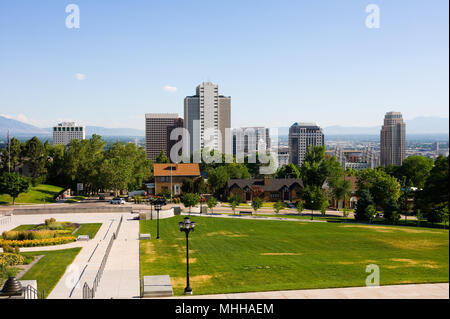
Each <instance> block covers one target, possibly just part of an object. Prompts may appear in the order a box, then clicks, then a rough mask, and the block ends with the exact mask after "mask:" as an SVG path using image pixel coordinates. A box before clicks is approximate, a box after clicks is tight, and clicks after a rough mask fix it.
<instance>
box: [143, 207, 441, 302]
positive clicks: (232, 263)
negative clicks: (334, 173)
mask: <svg viewBox="0 0 450 319" xmlns="http://www.w3.org/2000/svg"><path fill="white" fill-rule="evenodd" d="M181 220H182V217H180V216H179V217H173V218H170V219H162V220H160V237H161V239H159V240H156V239H151V240H145V241H141V243H140V252H141V275H142V276H145V275H170V277H171V281H172V285H173V287H174V293H175V294H176V295H180V294H182V292H183V288H184V287H185V283H186V281H185V280H186V279H185V278H186V264H185V254H186V252H185V249H186V248H185V247H186V246H185V234H184V233H182V232H180V231H179V227H178V222H179V221H181ZM192 220H194V221H196V222H197V227H196V230H195V232H193V233H191V234H190V239H189V245H190V246H189V248H190V261H191V263H190V275H191V277H190V279H191V287H192V289H193V290H194V293H195V294H216V293H232V292H250V291H270V290H287V289H310V288H331V287H351V286H365V281H366V277H367V276H368V275H369V274H368V273H366V266H367V265H369V264H377V265H378V266H379V268H380V283H381V284H382V285H387V284H406V283H426V282H428V283H429V282H448V278H449V233H448V231H447V230H439V229H429V228H416V227H394V226H371V225H352V224H334V223H306V222H304V223H302V222H289V221H265V220H244V219H226V218H204V217H197V216H192ZM140 223H141V232H142V233H151V234H152V238H155V237H156V236H155V235H156V221H154V220H153V221H141V222H140Z"/></svg>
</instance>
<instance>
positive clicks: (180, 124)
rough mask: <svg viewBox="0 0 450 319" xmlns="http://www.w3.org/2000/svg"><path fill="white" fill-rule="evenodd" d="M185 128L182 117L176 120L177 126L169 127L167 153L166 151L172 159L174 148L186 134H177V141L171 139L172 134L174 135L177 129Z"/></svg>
mask: <svg viewBox="0 0 450 319" xmlns="http://www.w3.org/2000/svg"><path fill="white" fill-rule="evenodd" d="M183 127H184V120H183V119H182V118H181V117H180V118H178V119H176V120H175V125H172V126H168V127H167V151H166V154H167V157H170V151H171V149H172V147H173V146H175V144H176V143H178V142H179V141H181V139H182V138H183V136H184V134H183V135H178V134H177V139H176V140H175V139H174V140H172V139H171V138H170V133H172V131H173V130H174V129H176V128H181V129H182V128H183Z"/></svg>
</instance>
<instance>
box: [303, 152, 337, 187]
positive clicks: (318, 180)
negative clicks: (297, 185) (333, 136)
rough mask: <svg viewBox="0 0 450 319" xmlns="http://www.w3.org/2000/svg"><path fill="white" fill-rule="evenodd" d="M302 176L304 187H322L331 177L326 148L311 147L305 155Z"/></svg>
mask: <svg viewBox="0 0 450 319" xmlns="http://www.w3.org/2000/svg"><path fill="white" fill-rule="evenodd" d="M300 175H301V177H302V180H303V184H304V185H309V186H317V187H322V185H323V184H324V182H325V180H326V179H327V177H328V176H329V175H330V165H329V163H327V160H326V157H325V147H324V146H315V147H310V148H309V150H308V152H307V153H306V155H305V160H304V162H303V165H302V166H301V167H300Z"/></svg>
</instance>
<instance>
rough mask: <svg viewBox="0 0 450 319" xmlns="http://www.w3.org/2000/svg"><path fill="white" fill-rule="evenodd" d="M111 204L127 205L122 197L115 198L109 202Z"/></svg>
mask: <svg viewBox="0 0 450 319" xmlns="http://www.w3.org/2000/svg"><path fill="white" fill-rule="evenodd" d="M109 203H110V204H118V205H120V204H125V199H123V198H120V197H115V198H113V199H111V201H110V202H109Z"/></svg>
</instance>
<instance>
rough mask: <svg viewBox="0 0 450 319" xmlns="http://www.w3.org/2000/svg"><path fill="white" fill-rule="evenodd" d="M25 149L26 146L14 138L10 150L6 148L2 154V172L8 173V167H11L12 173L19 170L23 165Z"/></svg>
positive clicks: (0, 160)
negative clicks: (23, 151)
mask: <svg viewBox="0 0 450 319" xmlns="http://www.w3.org/2000/svg"><path fill="white" fill-rule="evenodd" d="M23 148H24V144H23V143H22V142H21V141H19V140H18V139H16V138H15V137H13V138H12V139H11V140H10V146H9V148H8V146H7V147H5V148H4V149H2V151H1V152H0V165H1V170H2V171H3V172H8V171H9V170H8V167H9V166H8V165H10V167H11V172H15V171H16V170H18V168H19V167H20V165H21V164H22V161H23V158H22V149H23Z"/></svg>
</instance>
